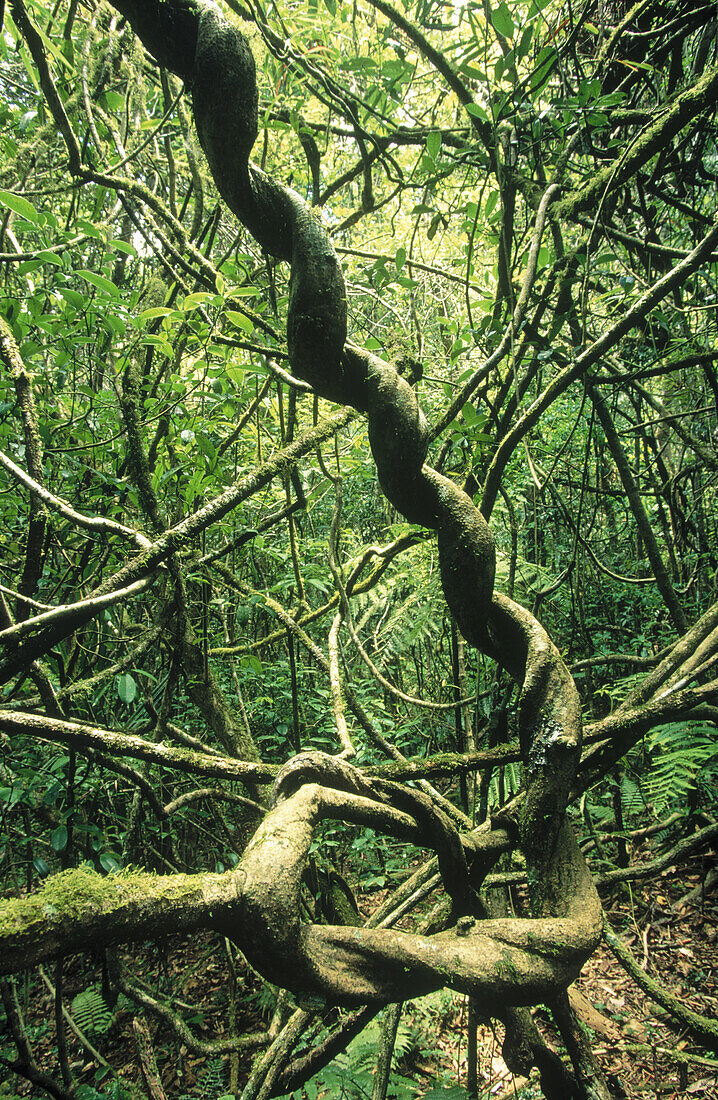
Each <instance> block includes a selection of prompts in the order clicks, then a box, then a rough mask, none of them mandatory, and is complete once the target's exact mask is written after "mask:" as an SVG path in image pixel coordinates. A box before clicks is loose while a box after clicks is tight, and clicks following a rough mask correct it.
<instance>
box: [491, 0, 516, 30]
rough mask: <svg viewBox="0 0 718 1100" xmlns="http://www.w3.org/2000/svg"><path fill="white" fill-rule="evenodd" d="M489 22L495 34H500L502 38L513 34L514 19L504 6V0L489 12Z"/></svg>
mask: <svg viewBox="0 0 718 1100" xmlns="http://www.w3.org/2000/svg"><path fill="white" fill-rule="evenodd" d="M491 22H492V23H493V26H494V30H495V31H496V32H497V34H500V35H502V36H503V37H504V38H511V37H512V36H513V33H514V21H513V19H512V18H511V12H510V11H509V9H508V7H507V6H506V3H505V0H502V3H500V4H499V6H498V8H495V9H494V11H492V12H491Z"/></svg>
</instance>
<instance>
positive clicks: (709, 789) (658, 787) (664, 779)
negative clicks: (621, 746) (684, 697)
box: [631, 722, 718, 817]
mask: <svg viewBox="0 0 718 1100" xmlns="http://www.w3.org/2000/svg"><path fill="white" fill-rule="evenodd" d="M631 763H632V765H633V768H632V771H633V779H634V781H635V782H636V784H637V786H638V787H639V788H640V792H641V795H642V797H643V799H645V801H646V802H647V803H650V804H651V805H652V806H653V809H654V811H655V813H656V814H657V815H658V816H659V817H660V816H662V815H663V814H665V813H667V812H670V811H671V810H674V809H677V808H681V807H684V808H685V807H689V806H691V805H693V806H696V805H698V804H700V803H701V802H702V801H704V800H705V799H708V800H709V801H712V799H713V797H714V792H715V788H716V782H717V781H718V731H716V728H715V726H713V725H709V724H707V723H701V724H695V723H691V722H668V723H666V724H665V725H662V726H656V728H655V729H653V730H651V732H650V733H649V734H647V735H646V740H645V743H644V746H643V752H642V753H641V764H642V765H643V766H639V762H638V760H637V759H635V758H634V759H632V760H631ZM646 763H648V765H649V766H648V768H647V769H646V768H645V764H646Z"/></svg>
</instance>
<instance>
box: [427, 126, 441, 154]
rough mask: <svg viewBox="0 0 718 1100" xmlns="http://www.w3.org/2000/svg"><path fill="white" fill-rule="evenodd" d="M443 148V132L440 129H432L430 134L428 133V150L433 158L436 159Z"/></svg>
mask: <svg viewBox="0 0 718 1100" xmlns="http://www.w3.org/2000/svg"><path fill="white" fill-rule="evenodd" d="M440 149H441V133H440V132H439V130H432V131H431V133H430V134H427V135H426V151H427V153H428V154H429V156H430V157H431V159H432V160H434V161H435V160H436V158H437V157H438V155H439V150H440Z"/></svg>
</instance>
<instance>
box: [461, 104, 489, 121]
mask: <svg viewBox="0 0 718 1100" xmlns="http://www.w3.org/2000/svg"><path fill="white" fill-rule="evenodd" d="M466 113H467V115H471V116H472V117H473V118H481V119H483V120H484V122H488V121H489V116H488V114H487V112H486V111H485V110H484V108H483V107H482V106H481V105H480V104H479V103H467V104H466Z"/></svg>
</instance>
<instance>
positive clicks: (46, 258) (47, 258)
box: [37, 251, 62, 267]
mask: <svg viewBox="0 0 718 1100" xmlns="http://www.w3.org/2000/svg"><path fill="white" fill-rule="evenodd" d="M37 258H38V260H42V262H43V263H44V264H54V265H55V267H62V257H61V256H58V255H57V253H56V252H47V251H43V252H38V254H37Z"/></svg>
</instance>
